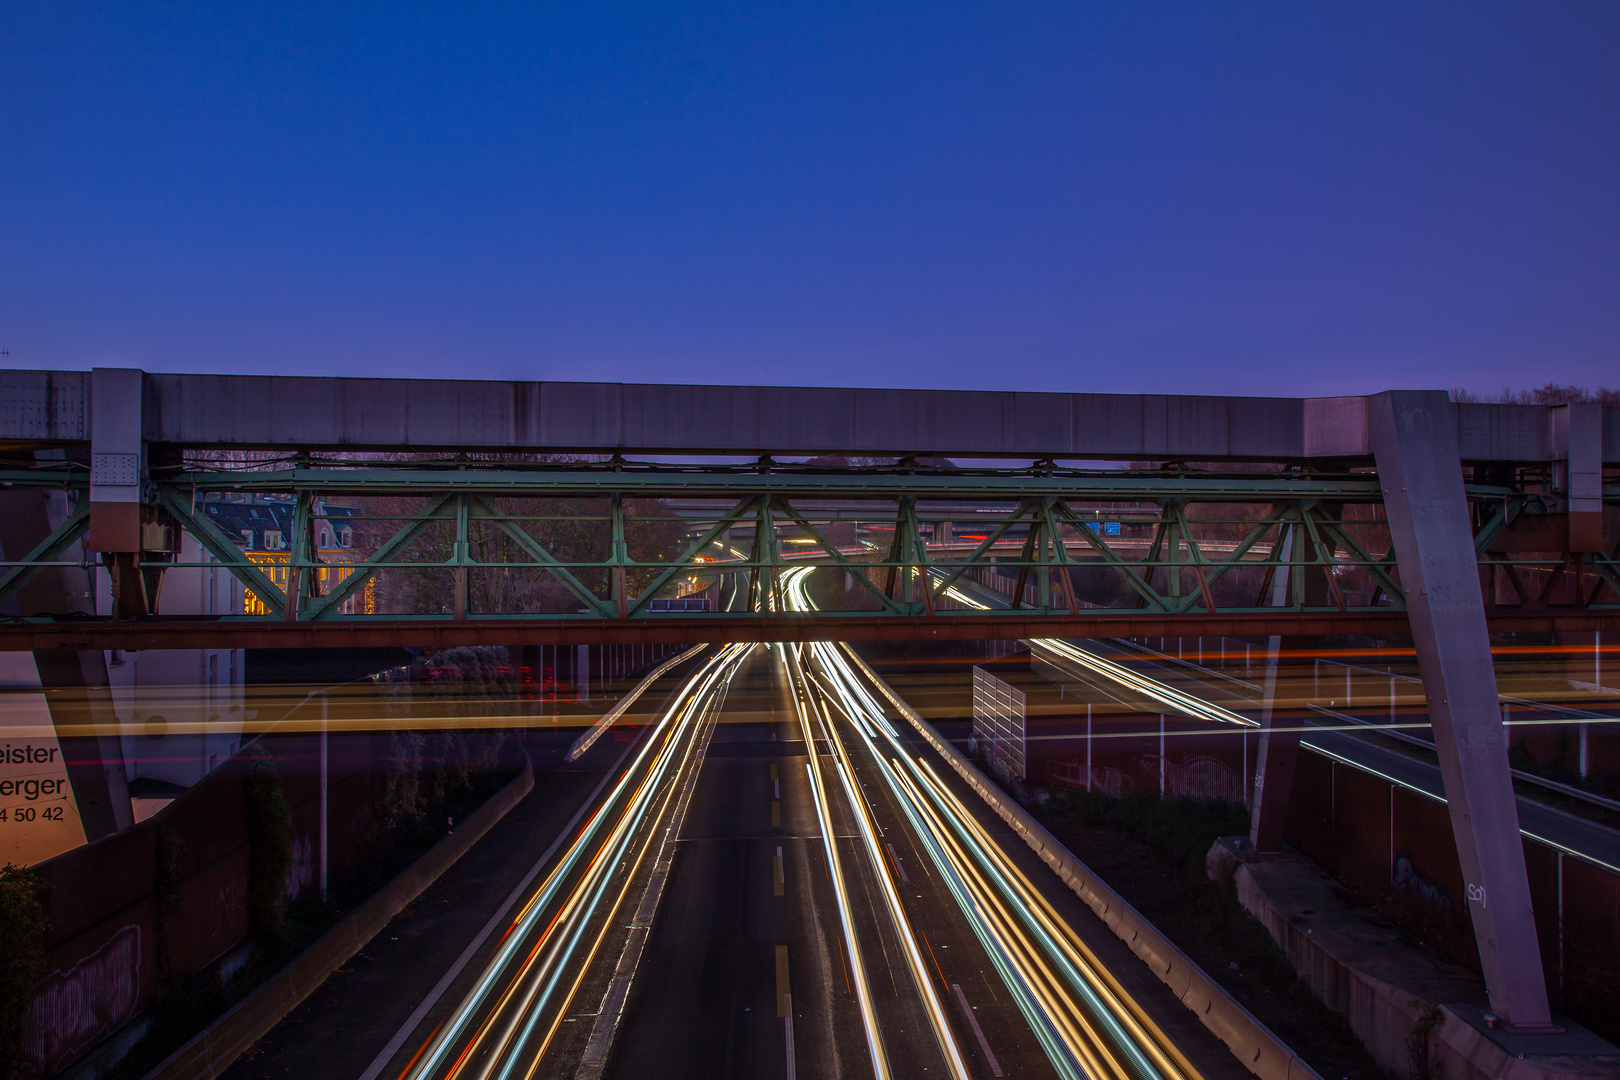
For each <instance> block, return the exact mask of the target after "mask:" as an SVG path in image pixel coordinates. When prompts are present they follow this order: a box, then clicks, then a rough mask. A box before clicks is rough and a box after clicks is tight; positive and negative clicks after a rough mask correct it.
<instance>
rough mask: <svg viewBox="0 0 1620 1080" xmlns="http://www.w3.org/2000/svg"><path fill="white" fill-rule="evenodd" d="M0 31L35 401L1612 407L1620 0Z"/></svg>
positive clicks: (275, 9)
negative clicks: (763, 398)
mask: <svg viewBox="0 0 1620 1080" xmlns="http://www.w3.org/2000/svg"><path fill="white" fill-rule="evenodd" d="M471 7H472V5H466V4H442V5H437V6H435V7H434V8H431V9H429V8H419V9H412V8H409V7H408V6H407V5H402V4H394V3H389V4H378V5H375V6H372V7H369V8H368V7H364V6H362V5H358V4H353V5H351V4H344V5H327V4H320V5H310V6H307V7H303V6H299V5H294V4H267V5H264V10H263V11H262V12H260V13H257V14H253V13H248V12H246V9H247V8H248V5H246V4H234V3H226V4H219V3H214V4H208V5H199V6H197V7H196V8H195V9H192V8H188V7H186V6H183V5H174V4H169V5H159V4H142V5H130V6H128V7H115V6H114V5H111V4H103V5H94V4H91V5H68V4H48V3H33V4H28V3H19V2H13V3H9V4H5V5H4V6H0V348H4V349H8V350H9V351H10V356H9V357H8V358H7V359H6V360H5V361H4V363H5V364H8V365H10V366H16V367H72V368H86V367H90V366H92V365H97V364H129V365H139V366H143V367H146V368H148V369H149V370H171V371H267V372H301V373H323V374H324V373H333V374H337V373H353V374H397V375H412V376H428V375H452V376H457V377H469V378H480V377H486V378H511V377H522V378H579V379H619V380H627V381H643V380H670V381H683V382H731V381H740V382H768V383H820V384H859V385H896V386H939V387H975V388H1000V387H1006V388H1018V389H1096V390H1109V391H1127V392H1138V391H1150V392H1162V391H1166V390H1183V391H1196V392H1237V393H1282V394H1298V393H1333V392H1363V391H1370V390H1376V389H1381V388H1386V387H1390V386H1439V387H1450V386H1455V385H1467V386H1471V387H1474V388H1476V389H1480V390H1487V391H1489V390H1495V389H1499V388H1500V387H1502V386H1503V385H1512V386H1515V387H1522V386H1528V385H1537V384H1540V383H1542V382H1545V381H1547V380H1549V379H1552V380H1559V381H1565V382H1578V383H1584V384H1589V385H1595V384H1597V383H1600V382H1607V383H1608V384H1609V385H1616V384H1620V4H1615V3H1612V2H1607V0H1606V2H1603V3H1564V4H1559V3H1537V4H1531V3H1510V4H1483V3H1477V2H1469V3H1461V4H1456V5H1449V6H1448V5H1441V4H1428V3H1424V4H1417V5H1414V4H1411V3H1409V2H1401V3H1391V4H1372V3H1355V4H1319V3H1286V4H1282V3H1279V4H1254V3H1203V4H1188V5H1184V6H1182V5H1149V4H1144V3H1134V2H1133V3H1121V4H1118V5H1112V6H1102V5H1081V4H1061V5H1053V6H1050V7H1042V6H1038V5H1034V4H1027V5H1014V4H987V5H984V6H978V7H973V6H963V5H951V6H941V5H938V4H920V5H917V6H915V7H913V8H910V9H903V8H900V7H898V6H894V5H860V6H849V7H833V6H819V7H815V8H813V9H812V7H811V6H810V5H793V4H781V5H761V4H743V5H738V6H735V7H722V6H720V5H716V4H702V5H693V6H691V7H680V6H676V5H674V4H654V5H648V6H645V7H618V6H610V5H608V4H605V3H589V4H573V5H568V6H566V7H558V8H555V9H552V10H550V11H548V12H542V13H540V14H535V13H534V12H533V8H535V7H536V5H529V4H525V5H513V6H512V7H511V8H509V9H506V10H501V9H496V8H480V9H478V10H467V9H469V8H471Z"/></svg>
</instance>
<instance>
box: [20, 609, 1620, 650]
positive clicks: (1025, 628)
mask: <svg viewBox="0 0 1620 1080" xmlns="http://www.w3.org/2000/svg"><path fill="white" fill-rule="evenodd" d="M1490 628H1491V629H1492V630H1493V631H1501V632H1506V631H1518V632H1521V633H1524V632H1533V631H1534V632H1547V631H1565V632H1568V631H1590V630H1608V631H1610V632H1614V631H1620V615H1617V614H1615V613H1613V612H1609V613H1604V612H1568V613H1562V612H1546V611H1542V612H1530V613H1524V614H1520V613H1516V612H1500V613H1497V614H1493V615H1492V616H1491V618H1490ZM1409 629H1410V628H1409V626H1408V624H1407V620H1406V615H1405V613H1403V612H1389V613H1388V614H1377V613H1356V612H1351V613H1348V614H1340V613H1338V612H1332V611H1325V612H1288V611H1279V612H1277V613H1275V614H1270V613H1236V614H1229V615H1228V614H1216V615H1206V614H1183V615H1170V614H1166V613H1162V612H1158V613H1156V612H1153V611H1149V610H1132V611H1117V612H1107V613H1105V612H1090V611H1087V612H1083V613H1081V614H1080V615H1077V616H1076V615H1068V614H1051V615H1036V614H1028V615H1022V614H1021V615H1008V614H978V613H951V614H949V615H946V614H939V615H933V616H929V615H915V616H913V615H877V614H875V613H873V614H861V615H839V614H821V615H811V616H792V615H774V614H738V615H702V616H692V617H683V616H679V615H670V616H662V615H660V616H657V617H655V618H648V617H641V618H631V619H584V618H582V619H559V618H538V619H526V618H516V619H512V618H508V619H476V618H474V619H467V620H465V621H461V622H457V621H454V620H450V619H439V620H422V619H410V620H405V619H400V620H394V619H379V620H371V619H367V620H358V619H356V620H335V621H322V622H298V623H287V622H282V621H279V620H276V621H270V620H264V621H251V622H250V621H247V620H240V619H238V620H219V619H209V618H195V619H163V620H158V619H142V620H126V621H118V622H115V621H112V620H90V619H80V620H75V621H73V622H72V623H59V624H53V623H48V622H13V623H10V624H7V625H0V651H7V652H9V651H28V650H37V649H53V648H69V649H205V648H206V649H233V648H234V649H240V648H249V649H281V648H285V649H292V648H317V647H318V648H335V649H341V648H370V647H375V646H406V645H413V646H419V647H423V648H448V647H451V646H456V645H513V644H522V645H650V644H681V643H687V642H699V641H707V642H725V641H822V640H838V641H976V640H988V639H1003V640H1005V639H1016V638H1036V637H1059V638H1110V637H1177V636H1182V637H1190V636H1195V635H1200V634H1201V635H1204V636H1208V637H1213V636H1216V635H1223V634H1224V635H1226V636H1228V637H1265V636H1269V635H1272V634H1318V635H1329V634H1376V635H1390V634H1406V633H1408V632H1409Z"/></svg>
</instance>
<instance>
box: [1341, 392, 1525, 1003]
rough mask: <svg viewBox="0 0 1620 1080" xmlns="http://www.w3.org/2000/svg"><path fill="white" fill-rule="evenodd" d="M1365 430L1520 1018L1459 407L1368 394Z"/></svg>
mask: <svg viewBox="0 0 1620 1080" xmlns="http://www.w3.org/2000/svg"><path fill="white" fill-rule="evenodd" d="M1369 426H1370V436H1371V442H1372V447H1373V450H1374V452H1375V454H1376V455H1377V462H1378V475H1379V478H1380V481H1381V483H1382V485H1383V489H1384V506H1385V509H1386V512H1387V515H1388V518H1389V527H1390V534H1391V537H1392V538H1393V540H1394V543H1395V553H1396V558H1397V559H1398V560H1399V567H1400V575H1401V587H1402V590H1403V591H1404V592H1405V594H1406V604H1407V612H1408V614H1409V616H1410V618H1411V624H1412V638H1413V643H1414V645H1415V646H1416V648H1417V655H1418V670H1419V673H1420V674H1421V675H1422V677H1423V690H1424V695H1425V697H1426V698H1427V700H1428V712H1429V718H1430V721H1431V722H1432V723H1433V725H1434V742H1435V749H1436V751H1437V753H1438V755H1439V758H1440V772H1441V775H1442V777H1443V778H1444V781H1445V791H1446V803H1447V806H1448V808H1449V810H1450V813H1451V825H1452V832H1453V835H1454V836H1455V837H1456V841H1457V856H1458V860H1459V862H1460V863H1461V866H1462V872H1463V880H1464V881H1465V883H1466V887H1467V896H1466V898H1465V899H1466V902H1467V904H1468V911H1469V914H1470V916H1471V917H1472V919H1473V924H1474V936H1475V938H1476V940H1477V941H1478V944H1479V955H1480V961H1481V964H1482V966H1483V968H1484V971H1485V982H1486V986H1487V988H1488V989H1489V991H1490V998H1491V1007H1492V1009H1493V1010H1495V1012H1496V1013H1497V1014H1498V1015H1499V1016H1501V1017H1502V1018H1503V1019H1504V1020H1505V1021H1506V1022H1507V1023H1508V1024H1510V1025H1512V1026H1513V1027H1515V1028H1519V1029H1523V1030H1538V1029H1542V1030H1545V1029H1547V1028H1548V1027H1549V1026H1550V1025H1551V1023H1552V1015H1551V1012H1550V1011H1549V1007H1548V1002H1547V984H1546V981H1545V978H1544V975H1543V972H1542V966H1541V948H1540V945H1539V944H1538V942H1537V938H1536V923H1535V917H1534V915H1533V913H1532V912H1531V908H1530V884H1529V880H1528V878H1527V877H1526V873H1525V863H1524V848H1523V846H1522V843H1521V841H1520V839H1519V811H1518V804H1517V802H1516V801H1515V799H1514V795H1513V778H1512V776H1511V775H1510V773H1509V771H1508V759H1507V742H1506V738H1505V734H1504V728H1503V725H1502V713H1501V709H1500V705H1499V701H1498V697H1497V690H1496V673H1495V670H1494V668H1493V667H1492V664H1491V642H1490V633H1489V631H1488V629H1487V625H1486V619H1485V604H1484V600H1483V598H1482V597H1481V595H1480V591H1479V570H1478V566H1477V563H1476V560H1475V556H1474V543H1473V533H1472V530H1471V528H1470V524H1469V516H1468V500H1467V495H1466V493H1465V492H1464V490H1463V481H1462V467H1461V460H1460V457H1459V450H1458V434H1457V426H1456V414H1455V413H1454V411H1453V410H1452V408H1451V407H1450V405H1449V404H1448V402H1447V400H1446V395H1445V393H1444V392H1443V391H1397V392H1392V393H1387V394H1380V395H1378V396H1377V397H1375V398H1374V399H1373V400H1372V408H1371V410H1370V425H1369Z"/></svg>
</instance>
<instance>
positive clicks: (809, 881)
mask: <svg viewBox="0 0 1620 1080" xmlns="http://www.w3.org/2000/svg"><path fill="white" fill-rule="evenodd" d="M809 572H810V568H803V569H800V570H794V571H790V572H789V573H788V574H787V575H784V580H783V588H782V592H781V595H782V596H783V598H784V600H785V602H786V604H787V605H789V606H791V607H794V608H799V607H803V606H804V605H806V604H807V603H808V600H807V598H806V594H805V590H804V588H803V586H804V577H805V575H807V574H808V573H809ZM681 679H682V680H684V682H682V683H680V685H679V688H678V689H677V690H676V691H675V692H674V693H672V694H669V696H668V697H667V699H666V700H665V701H664V703H663V705H661V706H660V707H659V708H658V709H656V710H654V712H653V713H652V715H651V718H650V722H649V723H647V724H646V725H645V726H643V727H641V728H640V730H639V732H638V733H636V734H635V736H634V739H633V741H632V742H630V743H629V744H628V745H627V746H624V745H623V744H619V743H611V744H604V748H606V749H609V750H611V749H612V747H618V746H623V749H622V757H621V758H620V759H619V761H618V763H617V764H616V765H614V766H612V768H611V769H610V771H608V772H606V773H604V774H602V776H601V779H600V782H599V784H598V786H597V788H596V790H595V792H594V793H592V794H591V795H590V796H588V797H586V798H585V799H584V800H583V802H581V803H579V804H578V810H577V813H576V816H575V819H574V820H573V821H572V822H570V823H569V825H568V826H567V827H566V828H565V829H564V831H563V833H562V835H560V836H557V837H556V838H555V839H554V841H553V843H552V844H551V847H550V848H549V849H548V851H547V852H546V853H545V854H544V855H543V856H542V857H541V858H540V859H539V860H538V861H536V862H535V863H534V865H533V868H532V869H531V870H530V872H529V873H528V875H527V877H525V878H524V880H522V881H520V882H519V883H518V884H517V886H516V887H515V888H514V889H513V890H512V891H511V893H510V895H509V896H508V899H507V901H506V904H505V905H504V906H496V905H493V904H491V903H488V902H485V901H479V903H481V904H483V907H481V908H480V910H484V909H486V908H489V907H494V908H495V909H494V910H493V912H492V914H491V916H490V917H489V919H488V920H487V922H485V924H484V928H483V930H482V932H481V933H480V934H478V935H471V936H469V931H470V926H467V928H465V929H462V930H460V931H459V933H460V934H461V937H459V938H457V939H456V942H455V944H456V945H458V946H459V945H460V942H461V941H463V940H465V942H466V944H465V947H464V948H461V950H460V952H459V958H458V959H457V960H456V962H455V963H453V964H447V963H446V959H447V958H448V957H449V955H450V954H451V952H452V951H453V950H452V948H451V942H448V941H446V942H435V943H434V947H433V948H432V949H431V950H429V949H427V948H425V947H424V949H423V957H422V961H423V965H424V966H425V967H426V969H427V970H425V971H417V972H412V980H411V983H410V989H409V990H408V992H405V991H404V990H403V989H402V993H401V994H400V995H398V997H397V998H396V997H395V996H392V995H390V994H388V993H387V991H386V989H385V988H384V987H381V986H379V985H378V984H376V983H375V981H374V982H373V983H372V984H371V988H370V989H371V992H372V993H373V994H374V995H376V996H375V998H374V999H373V1000H374V1004H375V1006H376V1011H377V1012H378V1013H379V1014H387V1015H390V1016H395V1017H398V1016H399V1015H400V1014H401V1013H402V1012H403V1011H407V1009H408V1011H409V1016H406V1017H404V1018H403V1019H402V1020H400V1021H391V1022H390V1023H389V1024H387V1025H382V1024H381V1023H380V1022H373V1023H371V1024H370V1025H368V1026H367V1029H366V1030H365V1031H364V1032H357V1033H355V1034H353V1035H351V1036H349V1041H351V1042H353V1043H354V1044H355V1046H353V1047H345V1046H344V1045H343V1042H344V1040H343V1038H342V1037H341V1036H339V1035H337V1034H335V1033H334V1032H329V1031H324V1030H323V1028H322V1015H321V1012H320V1011H319V1010H316V1011H310V1010H303V1011H301V1013H300V1014H299V1016H298V1018H297V1022H298V1024H299V1025H301V1026H302V1030H300V1031H297V1032H295V1033H294V1032H288V1033H280V1034H277V1035H275V1036H273V1037H272V1039H271V1040H269V1041H268V1042H269V1044H271V1045H272V1046H274V1047H277V1049H276V1050H275V1051H274V1054H275V1055H278V1056H266V1057H265V1058H263V1059H262V1060H263V1062H264V1064H265V1065H269V1064H271V1062H272V1061H275V1062H276V1063H279V1064H283V1065H284V1066H285V1067H284V1068H281V1069H277V1070H275V1072H277V1073H294V1072H297V1071H307V1070H308V1069H310V1068H311V1067H312V1066H313V1067H314V1069H315V1071H317V1072H322V1073H324V1072H325V1070H324V1069H322V1068H321V1065H320V1063H319V1062H316V1061H313V1060H311V1058H310V1057H309V1056H308V1055H300V1054H299V1052H298V1049H297V1047H298V1045H299V1043H300V1042H306V1043H308V1044H310V1045H319V1046H323V1047H326V1048H327V1050H326V1052H327V1053H328V1054H331V1055H333V1056H334V1057H341V1059H342V1060H343V1061H351V1060H355V1059H356V1058H357V1057H360V1056H364V1057H366V1058H368V1059H369V1061H370V1064H369V1066H368V1067H366V1068H365V1069H364V1070H363V1071H357V1072H355V1071H350V1070H349V1069H348V1068H347V1067H345V1068H344V1069H343V1070H342V1072H343V1074H346V1075H359V1076H360V1077H361V1078H362V1080H377V1078H379V1077H381V1078H384V1080H395V1078H398V1080H428V1078H435V1080H437V1078H455V1080H517V1078H523V1080H527V1078H530V1077H539V1076H544V1077H561V1076H569V1077H579V1078H590V1080H594V1078H597V1077H614V1078H619V1077H625V1078H628V1077H637V1078H640V1077H646V1076H673V1077H684V1076H693V1077H700V1076H701V1077H708V1076H717V1077H762V1076H763V1077H775V1076H781V1077H787V1078H790V1080H798V1078H800V1077H804V1078H818V1077H839V1078H841V1077H874V1078H877V1080H888V1078H891V1077H914V1078H923V1077H951V1078H956V1080H967V1078H989V1077H1002V1076H1021V1077H1023V1076H1028V1077H1068V1078H1076V1080H1078V1078H1082V1077H1084V1078H1087V1080H1238V1078H1240V1077H1243V1076H1246V1075H1247V1074H1246V1072H1245V1071H1244V1070H1243V1069H1242V1067H1241V1065H1240V1064H1239V1063H1238V1062H1237V1061H1236V1060H1235V1059H1234V1058H1232V1057H1231V1055H1230V1053H1229V1052H1228V1051H1226V1050H1225V1048H1224V1047H1222V1046H1221V1045H1220V1044H1219V1043H1217V1042H1216V1041H1215V1040H1214V1039H1213V1037H1212V1036H1210V1035H1209V1034H1208V1032H1207V1031H1205V1030H1204V1029H1203V1028H1202V1026H1201V1025H1200V1024H1198V1023H1197V1021H1196V1019H1195V1018H1194V1017H1192V1015H1191V1014H1190V1013H1188V1012H1187V1011H1186V1009H1185V1008H1184V1007H1183V1006H1181V1005H1180V1004H1179V1003H1178V1002H1177V1001H1176V1000H1175V998H1174V996H1173V995H1172V994H1171V993H1170V992H1169V991H1168V990H1166V989H1165V988H1164V987H1163V985H1162V984H1161V983H1159V982H1158V981H1157V979H1156V978H1155V977H1154V976H1153V975H1152V973H1151V972H1149V971H1148V970H1147V969H1146V968H1145V967H1144V966H1143V965H1142V964H1141V963H1140V961H1138V960H1137V959H1136V958H1135V957H1134V956H1133V955H1131V954H1130V953H1129V951H1128V950H1127V949H1126V948H1125V947H1124V946H1123V944H1122V943H1120V942H1119V941H1118V940H1117V938H1115V937H1114V936H1113V935H1112V934H1111V932H1109V931H1108V929H1107V928H1106V927H1105V926H1103V925H1102V924H1101V922H1100V921H1098V920H1096V919H1095V917H1094V916H1092V915H1091V914H1090V912H1089V911H1088V910H1087V909H1085V908H1084V905H1083V904H1081V903H1080V902H1079V901H1078V899H1077V898H1076V897H1074V896H1073V895H1072V894H1070V893H1068V891H1067V890H1066V889H1065V888H1064V887H1063V885H1062V884H1061V882H1059V881H1058V880H1057V878H1056V877H1055V876H1054V875H1052V874H1051V873H1050V872H1049V871H1048V870H1046V869H1045V867H1044V866H1042V865H1041V864H1040V863H1039V862H1038V860H1037V859H1036V858H1035V856H1034V855H1033V853H1032V852H1030V851H1028V849H1027V848H1025V847H1024V845H1022V844H1021V843H1019V842H1018V841H1017V840H1016V839H1012V838H1011V837H1010V835H1009V834H1008V833H1007V831H1006V830H1005V828H1004V827H1002V826H1001V824H1000V822H999V821H997V820H996V819H995V818H994V815H993V814H992V813H991V812H990V811H989V810H988V808H987V807H985V806H984V805H983V803H982V800H979V799H978V798H977V797H976V796H974V795H972V794H971V793H969V792H968V791H967V789H965V787H964V786H963V785H962V784H961V782H960V780H959V778H957V777H955V776H954V774H951V775H947V774H949V772H950V770H949V769H948V768H946V767H945V766H944V765H943V764H942V762H940V760H939V759H938V758H937V757H935V756H933V754H932V752H931V751H928V750H925V749H924V748H923V746H922V744H921V742H920V740H918V739H917V738H916V737H915V733H914V732H910V731H909V729H906V730H902V729H903V728H904V724H903V722H902V721H896V720H894V719H892V718H891V716H890V715H888V714H887V713H888V712H892V710H887V711H886V709H885V707H884V705H883V704H882V701H881V699H882V694H881V692H880V689H879V688H878V687H877V686H876V685H875V684H874V683H873V682H872V681H871V679H870V678H869V677H868V676H867V675H866V674H865V673H864V672H863V671H862V670H861V669H860V668H859V667H858V666H857V665H855V664H854V663H852V661H851V658H850V655H849V654H848V653H846V652H845V651H844V649H843V648H842V647H839V646H835V645H831V644H813V645H796V646H750V645H730V646H726V647H724V648H720V649H717V650H713V651H712V652H710V653H709V654H707V655H706V657H705V658H704V659H702V660H701V661H698V662H695V663H694V664H693V665H691V666H690V667H689V668H687V669H686V671H685V672H684V673H683V674H682V676H681ZM596 752H598V751H593V753H596ZM615 752H616V751H615ZM473 857H474V858H475V859H476V858H485V859H488V858H492V857H494V855H492V854H491V853H490V852H487V851H482V850H481V849H475V852H474V856H473ZM524 858H532V856H524ZM463 924H464V925H465V920H464V921H463ZM388 936H389V937H390V939H391V940H394V936H393V931H390V932H388ZM424 940H425V939H424ZM396 951H397V950H396ZM378 955H380V956H382V957H383V960H384V961H385V962H391V963H393V964H394V965H395V967H396V969H398V968H400V967H402V966H404V967H406V968H408V965H409V957H408V956H405V957H400V956H395V957H393V959H392V961H389V946H388V945H386V944H381V945H379V944H376V943H374V944H373V946H368V955H367V957H365V958H363V959H367V960H368V961H369V960H370V958H371V957H372V956H378ZM430 974H431V975H434V976H436V982H435V984H434V986H433V989H432V991H431V992H430V993H426V994H424V993H423V992H422V990H421V989H420V987H421V986H422V985H424V983H425V980H426V979H427V977H428V975H430ZM343 985H345V984H343V983H342V982H341V981H334V983H333V985H332V986H329V987H323V988H322V991H320V992H319V993H318V994H317V997H318V998H320V999H321V1000H322V1001H323V1002H325V1003H326V1005H327V1006H328V1008H329V1009H331V1011H332V1015H335V1016H347V1015H348V1014H349V1013H352V1012H354V1011H356V1010H357V1009H358V1007H359V1005H358V1003H355V1002H345V1001H344V994H343V990H342V987H343ZM345 1022H347V1021H345ZM395 1023H397V1028H396V1027H395V1026H394V1025H395ZM380 1027H386V1028H387V1030H388V1031H389V1032H391V1033H392V1034H391V1037H390V1038H388V1039H387V1040H386V1042H385V1043H384V1042H382V1040H381V1036H382V1034H383V1032H382V1031H379V1030H377V1029H378V1028H380ZM373 1044H378V1045H373ZM361 1047H364V1054H363V1055H362V1054H361ZM244 1065H245V1066H246V1065H248V1063H247V1062H244ZM238 1072H239V1073H240V1074H241V1075H252V1074H253V1072H254V1070H253V1068H252V1067H251V1066H249V1067H247V1068H246V1069H239V1070H238ZM261 1075H270V1073H269V1072H266V1073H261Z"/></svg>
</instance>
